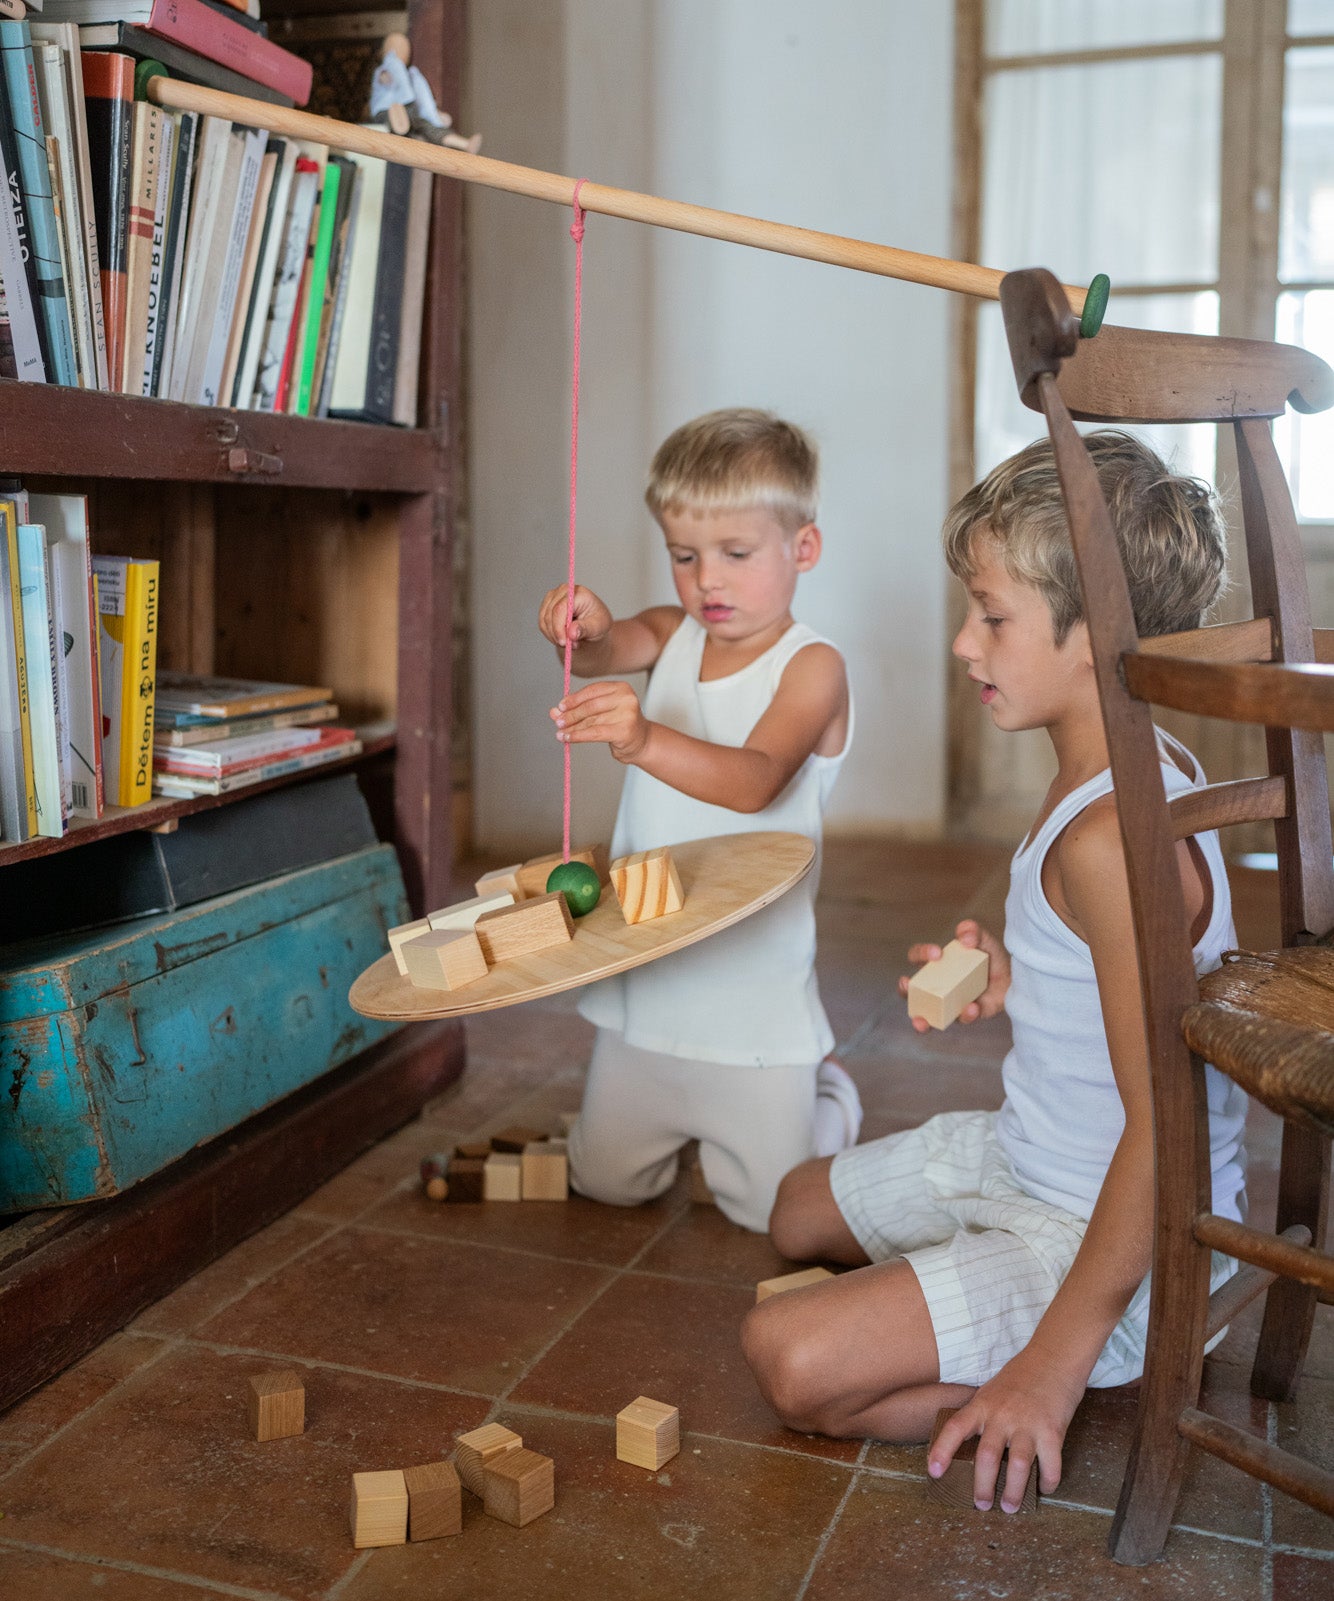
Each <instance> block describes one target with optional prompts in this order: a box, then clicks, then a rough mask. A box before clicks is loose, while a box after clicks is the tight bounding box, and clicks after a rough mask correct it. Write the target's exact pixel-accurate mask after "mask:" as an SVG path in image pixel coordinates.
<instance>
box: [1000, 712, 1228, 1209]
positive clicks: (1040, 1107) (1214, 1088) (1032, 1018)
mask: <svg viewBox="0 0 1334 1601" xmlns="http://www.w3.org/2000/svg"><path fill="white" fill-rule="evenodd" d="M1158 737H1159V742H1160V744H1161V745H1163V746H1164V747H1170V748H1172V749H1174V750H1176V751H1177V752H1179V753H1180V754H1181V755H1182V756H1184V757H1185V758H1187V759H1188V760H1189V763H1190V766H1191V773H1189V774H1187V773H1184V772H1182V770H1181V769H1180V768H1179V767H1178V766H1177V764H1176V763H1175V762H1174V761H1172V760H1171V758H1170V757H1168V756H1164V757H1163V758H1162V772H1163V783H1164V786H1165V788H1166V791H1167V793H1168V795H1169V796H1171V795H1175V794H1178V793H1179V792H1180V791H1182V790H1186V789H1198V788H1199V787H1200V786H1201V785H1202V784H1203V783H1204V781H1205V780H1204V773H1203V771H1202V770H1201V768H1200V765H1199V763H1198V762H1197V761H1196V760H1195V758H1194V756H1193V755H1191V753H1190V752H1189V751H1188V750H1186V748H1185V747H1184V746H1183V745H1180V744H1179V743H1178V742H1177V741H1176V740H1174V739H1173V738H1172V737H1171V735H1169V734H1166V733H1164V732H1163V731H1162V730H1161V729H1160V730H1159V734H1158ZM1111 789H1112V775H1111V771H1110V769H1108V770H1105V771H1103V772H1101V773H1099V774H1098V775H1097V776H1096V777H1095V778H1091V779H1089V780H1088V782H1087V783H1085V784H1081V785H1080V787H1079V788H1078V789H1076V790H1073V791H1072V792H1071V793H1070V794H1069V795H1067V796H1066V797H1065V799H1064V800H1063V801H1061V802H1060V804H1059V805H1058V806H1057V807H1056V809H1055V810H1054V811H1053V812H1052V814H1051V816H1050V817H1049V818H1048V819H1047V820H1046V822H1045V823H1044V824H1043V825H1042V827H1041V829H1039V831H1038V833H1037V834H1036V835H1035V836H1034V837H1033V838H1032V839H1031V840H1028V841H1027V842H1026V843H1025V844H1023V845H1021V846H1020V847H1019V849H1018V850H1017V851H1016V852H1015V854H1014V858H1013V860H1012V862H1011V864H1010V892H1009V895H1008V896H1007V897H1006V901H1005V945H1006V949H1007V950H1008V951H1009V953H1010V971H1011V976H1010V989H1009V993H1008V995H1007V996H1006V1000H1005V1010H1006V1011H1007V1012H1008V1013H1009V1016H1010V1021H1011V1023H1012V1025H1013V1028H1014V1048H1013V1049H1012V1050H1011V1051H1010V1053H1009V1055H1008V1056H1007V1057H1006V1058H1005V1063H1004V1066H1003V1068H1002V1073H1003V1077H1004V1081H1005V1104H1004V1105H1003V1106H1002V1107H1001V1109H1000V1111H999V1112H998V1113H997V1115H996V1137H997V1139H998V1140H999V1142H1000V1144H1001V1147H1002V1148H1003V1149H1004V1151H1005V1153H1006V1155H1007V1156H1008V1157H1009V1158H1010V1161H1011V1163H1012V1164H1013V1166H1014V1172H1015V1176H1016V1177H1017V1179H1018V1180H1019V1183H1020V1184H1021V1185H1022V1186H1023V1187H1024V1189H1026V1190H1027V1191H1028V1192H1029V1194H1030V1195H1034V1196H1036V1197H1037V1198H1038V1199H1039V1200H1042V1201H1050V1202H1051V1203H1052V1204H1053V1205H1056V1206H1061V1207H1064V1208H1065V1209H1066V1210H1067V1211H1069V1212H1073V1213H1074V1214H1075V1215H1076V1216H1078V1217H1082V1218H1088V1217H1090V1216H1091V1215H1092V1212H1093V1203H1094V1202H1095V1201H1096V1200H1097V1198H1098V1191H1099V1190H1100V1189H1101V1187H1102V1182H1103V1179H1104V1178H1105V1177H1106V1174H1107V1168H1108V1165H1109V1163H1110V1162H1111V1159H1112V1153H1113V1152H1114V1151H1115V1149H1116V1143H1117V1141H1118V1140H1119V1139H1120V1137H1121V1131H1122V1129H1123V1128H1124V1127H1125V1111H1124V1108H1123V1107H1122V1105H1121V1097H1120V1095H1119V1094H1118V1092H1117V1088H1116V1079H1115V1077H1114V1076H1113V1073H1112V1062H1111V1056H1110V1055H1109V1053H1108V1050H1107V1034H1106V1030H1105V1027H1104V1025H1103V1019H1102V1007H1101V1005H1100V1003H1099V1000H1098V985H1097V980H1096V978H1095V977H1094V972H1093V958H1092V956H1091V955H1090V953H1089V948H1088V946H1087V945H1086V944H1085V943H1084V941H1083V940H1081V939H1080V938H1079V937H1078V935H1076V934H1075V933H1074V932H1073V931H1072V930H1071V929H1070V928H1068V927H1067V926H1066V924H1065V923H1063V922H1062V921H1061V919H1060V918H1059V917H1058V916H1057V915H1056V913H1055V912H1054V911H1053V910H1052V908H1051V905H1050V903H1049V902H1048V900H1047V897H1046V895H1045V894H1044V893H1043V890H1042V864H1043V861H1044V860H1045V859H1046V855H1047V852H1048V851H1049V850H1050V849H1051V847H1052V845H1053V844H1054V843H1055V841H1056V838H1057V836H1058V835H1059V834H1060V833H1061V831H1062V829H1064V828H1065V827H1066V826H1067V825H1068V824H1069V823H1070V822H1071V821H1072V819H1074V818H1075V817H1077V816H1078V815H1079V813H1080V812H1082V811H1083V810H1084V808H1085V807H1086V806H1088V805H1089V804H1090V803H1091V802H1092V801H1094V800H1097V799H1098V797H1099V796H1101V795H1107V794H1110V793H1111ZM1195 840H1196V843H1197V844H1198V845H1199V847H1200V850H1201V852H1202V853H1203V856H1204V860H1205V862H1206V864H1207V866H1208V869H1209V877H1210V880H1211V882H1212V886H1213V911H1212V914H1211V916H1210V919H1209V926H1208V928H1206V929H1205V931H1204V934H1203V936H1202V938H1201V939H1200V942H1199V943H1198V944H1197V945H1196V946H1195V952H1194V955H1195V971H1196V972H1197V973H1209V972H1212V971H1213V970H1214V969H1215V968H1216V967H1218V966H1219V965H1220V960H1221V956H1222V953H1223V951H1225V950H1227V949H1228V948H1229V947H1231V946H1233V945H1235V944H1236V933H1235V932H1234V930H1233V927H1232V903H1231V896H1230V893H1229V889H1228V882H1227V875H1226V873H1225V871H1224V867H1223V853H1222V851H1221V850H1220V848H1219V844H1218V835H1217V833H1216V832H1214V833H1207V834H1197V835H1196V836H1195ZM1205 1072H1206V1079H1207V1085H1208V1102H1209V1143H1210V1160H1211V1166H1212V1169H1213V1189H1214V1200H1213V1205H1214V1211H1215V1212H1217V1213H1219V1214H1220V1215H1221V1216H1223V1217H1230V1218H1240V1216H1241V1206H1242V1204H1243V1197H1242V1189H1243V1186H1244V1184H1245V1177H1246V1161H1245V1152H1244V1150H1243V1148H1242V1144H1241V1140H1242V1131H1243V1126H1244V1124H1245V1120H1246V1095H1245V1092H1244V1091H1243V1090H1241V1089H1240V1088H1239V1087H1238V1086H1237V1085H1235V1084H1233V1083H1232V1081H1231V1080H1230V1079H1227V1078H1225V1077H1224V1076H1223V1074H1221V1073H1219V1072H1218V1071H1217V1069H1216V1068H1213V1067H1208V1068H1206V1070H1205Z"/></svg>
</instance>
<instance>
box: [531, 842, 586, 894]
mask: <svg viewBox="0 0 1334 1601" xmlns="http://www.w3.org/2000/svg"><path fill="white" fill-rule="evenodd" d="M564 860H565V855H564V852H563V851H552V852H551V854H550V855H549V856H534V857H533V859H532V861H530V862H525V863H524V864H523V866H522V867H521V868H519V870H518V872H517V873H516V875H515V877H516V878H517V879H518V883H519V891H520V893H521V894H522V895H523V897H524V899H525V900H531V899H533V898H534V897H535V896H539V895H545V894H546V892H547V879H548V878H550V877H551V869H552V868H553V867H555V866H556V864H557V863H558V862H562V861H564ZM570 860H571V861H572V862H585V863H586V864H587V865H588V866H589V867H591V868H592V869H593V871H594V872H595V873H596V874H597V875H598V882H599V883H601V884H605V883H606V882H607V847H606V846H605V845H585V846H584V848H583V849H582V850H577V851H571V852H570Z"/></svg>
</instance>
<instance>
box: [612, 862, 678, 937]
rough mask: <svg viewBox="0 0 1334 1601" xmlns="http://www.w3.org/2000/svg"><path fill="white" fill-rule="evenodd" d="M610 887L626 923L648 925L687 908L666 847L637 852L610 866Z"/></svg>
mask: <svg viewBox="0 0 1334 1601" xmlns="http://www.w3.org/2000/svg"><path fill="white" fill-rule="evenodd" d="M611 886H612V888H613V889H614V890H615V891H616V899H617V900H618V901H620V903H621V916H622V917H624V919H625V920H626V922H627V923H647V922H648V921H649V920H650V919H651V918H654V917H666V916H667V915H668V914H669V913H671V912H679V911H680V910H681V908H682V907H683V906H684V905H685V903H686V902H685V896H684V895H683V894H682V893H681V880H680V879H679V878H678V877H677V873H676V867H675V866H674V864H673V862H672V853H671V852H670V851H669V850H668V849H667V847H666V846H665V845H660V846H659V847H658V848H657V850H652V851H637V852H636V853H635V854H634V855H633V856H621V857H618V859H617V860H616V861H614V862H613V863H612V864H611Z"/></svg>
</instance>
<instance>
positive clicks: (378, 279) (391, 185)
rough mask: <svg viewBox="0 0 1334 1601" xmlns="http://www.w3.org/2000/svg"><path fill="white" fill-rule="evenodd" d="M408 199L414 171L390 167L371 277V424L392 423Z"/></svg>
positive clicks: (368, 412) (368, 410)
mask: <svg viewBox="0 0 1334 1601" xmlns="http://www.w3.org/2000/svg"><path fill="white" fill-rule="evenodd" d="M411 195H412V169H411V168H410V167H400V166H397V165H395V164H393V163H391V164H390V166H389V169H388V171H387V172H386V173H385V179H384V211H383V214H382V216H381V220H380V260H379V265H378V267H377V268H376V273H375V305H374V309H373V310H372V312H371V348H370V361H369V363H368V366H367V369H366V406H365V411H366V416H367V417H368V418H370V419H372V420H373V421H375V422H386V423H388V422H393V420H394V387H395V384H396V382H397V378H398V335H399V324H400V322H401V310H402V305H403V277H404V270H405V267H406V253H407V233H408V204H409V201H410V199H411Z"/></svg>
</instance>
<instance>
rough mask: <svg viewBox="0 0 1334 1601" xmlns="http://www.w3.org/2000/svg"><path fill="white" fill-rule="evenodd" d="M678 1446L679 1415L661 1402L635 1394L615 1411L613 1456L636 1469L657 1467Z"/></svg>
mask: <svg viewBox="0 0 1334 1601" xmlns="http://www.w3.org/2000/svg"><path fill="white" fill-rule="evenodd" d="M680 1449H681V1414H680V1413H679V1412H678V1411H677V1409H676V1408H675V1407H674V1406H668V1405H667V1404H666V1402H664V1401H650V1400H649V1398H648V1396H646V1395H640V1396H637V1397H636V1398H635V1399H634V1400H633V1401H631V1403H630V1405H629V1406H627V1407H626V1408H625V1409H624V1410H623V1411H621V1412H618V1413H617V1414H616V1456H617V1458H618V1460H619V1461H621V1462H631V1463H633V1464H634V1466H635V1467H637V1468H652V1469H654V1470H656V1469H658V1468H660V1467H661V1466H662V1465H663V1463H664V1462H669V1461H670V1460H671V1459H672V1457H674V1456H675V1455H676V1453H677V1452H678V1451H679V1450H680Z"/></svg>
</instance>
